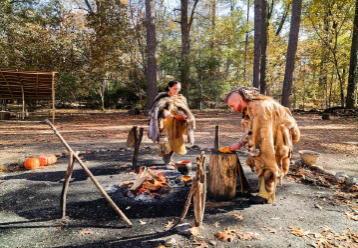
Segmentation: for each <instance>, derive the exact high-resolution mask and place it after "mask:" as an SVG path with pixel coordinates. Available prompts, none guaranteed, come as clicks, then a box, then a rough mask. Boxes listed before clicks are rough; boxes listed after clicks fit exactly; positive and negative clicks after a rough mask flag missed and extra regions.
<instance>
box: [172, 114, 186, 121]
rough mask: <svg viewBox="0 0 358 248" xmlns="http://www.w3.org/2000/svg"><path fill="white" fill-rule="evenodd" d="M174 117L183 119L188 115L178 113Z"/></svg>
mask: <svg viewBox="0 0 358 248" xmlns="http://www.w3.org/2000/svg"><path fill="white" fill-rule="evenodd" d="M174 118H175V119H177V120H179V121H183V120H185V119H186V118H187V116H186V115H183V114H177V115H174Z"/></svg>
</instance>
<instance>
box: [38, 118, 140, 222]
mask: <svg viewBox="0 0 358 248" xmlns="http://www.w3.org/2000/svg"><path fill="white" fill-rule="evenodd" d="M45 123H47V124H48V125H49V126H50V127H51V129H52V130H53V131H54V132H55V134H56V135H57V137H58V138H59V139H60V141H61V142H62V144H63V145H64V146H65V147H66V149H67V150H68V151H69V152H70V154H71V153H72V154H73V157H74V158H75V159H76V160H77V162H78V163H79V164H80V165H81V167H82V168H83V170H84V171H85V172H86V174H87V175H88V176H89V178H91V180H92V182H93V183H94V184H95V185H96V186H97V188H98V189H99V191H100V192H101V193H102V195H103V196H104V198H105V199H106V200H107V201H108V203H109V205H111V207H112V208H113V209H114V210H115V211H116V212H117V213H118V214H119V216H121V218H122V220H123V221H125V222H126V223H127V225H128V226H129V227H132V226H133V224H132V222H131V221H130V220H129V219H128V218H127V217H126V216H125V215H124V213H123V212H122V211H121V210H120V209H119V208H118V206H117V205H116V204H115V203H114V202H113V200H112V199H111V198H110V197H109V196H108V194H107V193H106V191H105V190H104V189H103V188H102V186H101V185H100V184H99V182H98V181H97V179H96V178H95V177H94V176H93V174H92V172H91V171H90V170H89V169H88V168H87V166H86V165H85V164H84V163H83V162H82V160H81V159H80V158H79V157H78V155H77V154H76V153H74V151H73V150H72V148H71V147H70V146H69V145H68V144H67V142H66V141H65V139H64V138H63V137H62V136H61V134H60V133H59V132H58V131H57V129H56V128H55V126H54V125H53V124H52V123H51V122H50V121H49V120H45Z"/></svg>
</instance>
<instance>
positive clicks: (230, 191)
mask: <svg viewBox="0 0 358 248" xmlns="http://www.w3.org/2000/svg"><path fill="white" fill-rule="evenodd" d="M237 169H238V159H237V155H236V153H232V154H225V153H221V152H218V151H215V150H212V151H211V153H210V164H209V178H208V186H209V193H210V195H211V197H213V198H214V199H215V200H231V199H233V198H234V197H235V195H236V183H237Z"/></svg>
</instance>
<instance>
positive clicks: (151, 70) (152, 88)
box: [145, 0, 157, 112]
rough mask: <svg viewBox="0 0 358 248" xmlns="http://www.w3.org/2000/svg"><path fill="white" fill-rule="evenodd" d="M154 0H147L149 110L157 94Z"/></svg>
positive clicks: (147, 109)
mask: <svg viewBox="0 0 358 248" xmlns="http://www.w3.org/2000/svg"><path fill="white" fill-rule="evenodd" d="M154 3H155V2H154V0H146V1H145V6H146V17H147V61H148V66H147V107H146V112H148V111H149V109H150V107H151V106H152V103H153V101H154V99H155V97H156V95H157V58H156V50H157V39H156V32H155V13H154V10H155V4H154Z"/></svg>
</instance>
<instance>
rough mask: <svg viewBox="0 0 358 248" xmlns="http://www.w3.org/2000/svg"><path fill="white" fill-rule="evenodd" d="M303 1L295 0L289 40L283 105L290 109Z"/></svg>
mask: <svg viewBox="0 0 358 248" xmlns="http://www.w3.org/2000/svg"><path fill="white" fill-rule="evenodd" d="M301 9H302V0H293V3H292V17H291V27H290V37H289V40H288V48H287V57H286V68H285V77H284V80H283V89H282V105H283V106H285V107H288V108H289V107H290V105H291V99H290V96H291V91H292V79H293V71H294V69H295V57H296V51H297V44H298V33H299V31H300V22H301Z"/></svg>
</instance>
